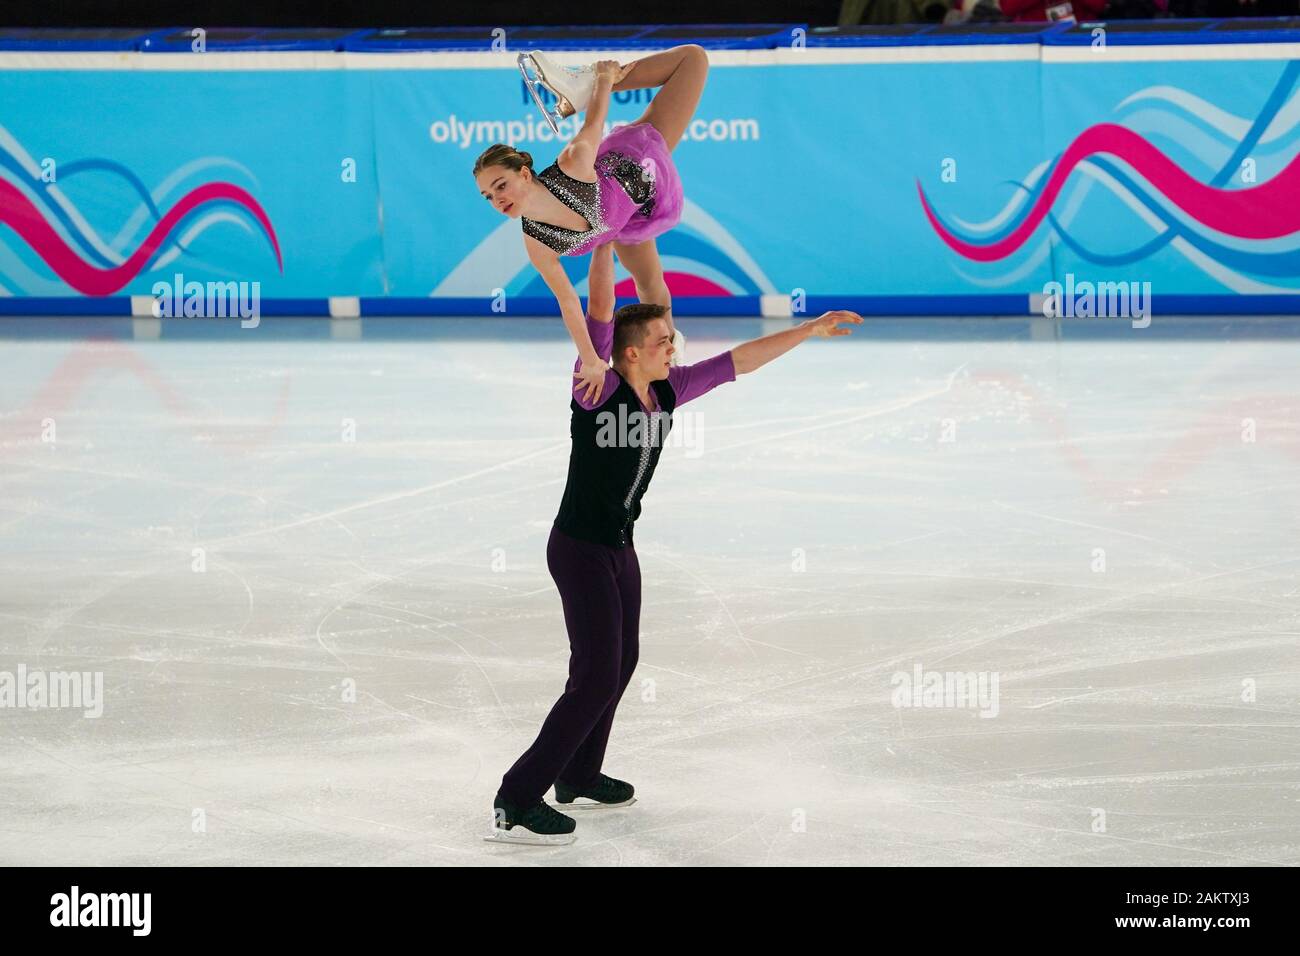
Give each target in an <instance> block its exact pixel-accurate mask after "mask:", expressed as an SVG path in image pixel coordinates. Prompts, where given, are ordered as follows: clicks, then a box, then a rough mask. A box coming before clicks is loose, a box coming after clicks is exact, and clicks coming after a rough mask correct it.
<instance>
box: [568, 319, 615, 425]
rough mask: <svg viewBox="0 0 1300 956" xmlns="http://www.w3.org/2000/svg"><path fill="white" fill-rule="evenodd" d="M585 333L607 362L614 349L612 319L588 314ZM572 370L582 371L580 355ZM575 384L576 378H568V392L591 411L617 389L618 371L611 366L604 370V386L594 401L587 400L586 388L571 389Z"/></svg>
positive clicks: (607, 399)
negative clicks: (602, 318)
mask: <svg viewBox="0 0 1300 956" xmlns="http://www.w3.org/2000/svg"><path fill="white" fill-rule="evenodd" d="M587 334H588V335H590V336H591V344H592V346H593V347H594V348H595V349H596V354H597V355H599V356H600V357H601V358H603V359H604V360H605V361H606V362H608V361H609V354H610V353H611V352H612V351H614V323H613V321H612V320H611V321H609V322H601V321H598V320H597V319H593V318H592V317H591V316H590V315H588V316H587ZM573 371H574V373H575V374H576V373H577V372H580V371H582V358H581V357H579V358H578V359H577V360H576V361H575V362H574V363H573ZM577 384H578V380H577V379H576V378H571V379H570V380H569V393H570V394H571V395H572V396H573V397H574V399H576V400H577V402H578V404H579V405H581V406H582V407H583V408H585V409H586V410H587V411H591V410H592V409H593V408H597V407H599V406H601V405H604V404H605V403H606V402H607V401H609V399H610V397H611V396H612V395H613V394H614V392H615V391H617V390H618V373H617V372H615V371H614V369H613V368H612V367H611V368H610V369H609V370H608V371H607V372H605V387H604V388H602V389H601V390H600V398H599V399H598V400H596V401H594V402H589V401H587V398H586V394H587V390H586V389H585V388H584V389H583V390H582V391H580V392H575V391H574V390H573V389H574V386H576V385H577Z"/></svg>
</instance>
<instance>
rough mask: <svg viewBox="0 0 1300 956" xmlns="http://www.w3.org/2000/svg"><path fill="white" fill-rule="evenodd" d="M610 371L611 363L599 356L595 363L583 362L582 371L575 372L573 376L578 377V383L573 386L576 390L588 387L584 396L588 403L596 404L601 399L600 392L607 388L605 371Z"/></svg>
mask: <svg viewBox="0 0 1300 956" xmlns="http://www.w3.org/2000/svg"><path fill="white" fill-rule="evenodd" d="M607 371H609V365H608V363H606V362H605V361H604V360H603V359H600V358H597V359H596V361H595V363H589V362H585V361H584V362H583V363H582V371H581V372H574V373H573V377H574V378H576V379H578V384H577V385H575V386H573V390H574V391H575V392H577V391H580V390H582V389H584V388H585V389H586V390H587V391H586V393H585V394H584V395H583V396H582V397H583V399H584V400H585V401H586V402H587V404H588V405H594V404H596V403H597V402H599V401H600V393H601V392H603V391H604V390H605V373H606V372H607Z"/></svg>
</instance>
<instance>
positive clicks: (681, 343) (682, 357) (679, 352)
mask: <svg viewBox="0 0 1300 956" xmlns="http://www.w3.org/2000/svg"><path fill="white" fill-rule="evenodd" d="M668 364H669V365H685V364H686V336H684V335H682V330H681V329H673V357H672V358H670V359H669V360H668Z"/></svg>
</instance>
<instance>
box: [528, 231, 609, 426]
mask: <svg viewBox="0 0 1300 956" xmlns="http://www.w3.org/2000/svg"><path fill="white" fill-rule="evenodd" d="M524 246H525V248H526V249H527V250H528V258H529V259H530V260H531V261H532V263H533V265H534V266H535V267H536V268H537V271H538V272H539V273H541V276H542V279H543V280H544V281H545V282H546V285H547V287H548V288H549V289H550V290H551V292H552V293H553V294H554V296H555V301H556V302H558V303H559V306H560V316H561V318H563V319H564V327H565V328H566V329H568V330H569V336H570V338H572V339H573V344H574V345H575V346H576V347H577V349H578V357H579V359H581V361H582V372H581V373H580V376H579V377H580V379H581V382H580V384H581V385H585V386H586V387H587V392H586V397H587V398H589V399H592V400H593V401H594V400H598V399H599V398H600V393H601V391H602V390H603V389H604V386H605V372H606V370H607V369H608V368H609V365H608V363H606V362H605V360H604V359H602V358H601V357H600V355H598V354H597V352H596V347H595V346H594V345H592V343H591V334H590V333H589V332H588V331H587V319H586V316H585V315H584V314H583V311H582V300H581V299H580V298H578V292H577V290H576V289H574V288H573V283H572V282H570V281H569V277H568V275H566V274H565V272H564V266H562V265H561V264H560V257H559V255H558V254H557V253H556V252H555V250H553V249H551V248H549V247H548V246H546V245H544V244H543V243H541V242H538V241H537V240H536V239H534V238H533V237H532V236H524Z"/></svg>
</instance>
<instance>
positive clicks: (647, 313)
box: [610, 302, 668, 361]
mask: <svg viewBox="0 0 1300 956" xmlns="http://www.w3.org/2000/svg"><path fill="white" fill-rule="evenodd" d="M667 314H668V306H666V305H655V304H654V303H653V302H634V303H633V304H632V305H625V306H623V308H621V309H619V310H618V311H617V312H615V313H614V354H613V355H611V356H610V359H611V361H616V360H617V359H618V358H619V357H620V356H621V355H622V354H623V350H624V349H625V348H628V347H629V346H635V347H637V348H640V347H641V346H642V345H644V344H645V336H646V326H648V325H649V324H650V323H651V322H653V321H654V320H655V319H662V318H663V317H664V316H665V315H667Z"/></svg>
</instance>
